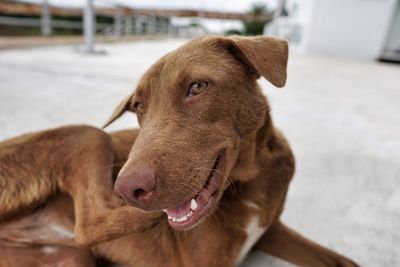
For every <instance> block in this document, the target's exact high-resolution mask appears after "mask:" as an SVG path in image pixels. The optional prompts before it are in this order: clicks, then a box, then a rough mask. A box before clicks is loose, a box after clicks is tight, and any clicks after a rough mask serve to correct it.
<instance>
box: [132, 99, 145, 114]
mask: <svg viewBox="0 0 400 267" xmlns="http://www.w3.org/2000/svg"><path fill="white" fill-rule="evenodd" d="M133 110H134V111H135V112H136V114H137V115H142V114H143V111H144V108H143V104H142V103H140V102H136V103H135V104H134V105H133Z"/></svg>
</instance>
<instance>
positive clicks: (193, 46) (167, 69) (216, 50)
mask: <svg viewBox="0 0 400 267" xmlns="http://www.w3.org/2000/svg"><path fill="white" fill-rule="evenodd" d="M217 44H218V40H217V38H216V37H202V38H198V39H194V40H192V41H190V42H188V43H186V44H184V45H182V46H181V47H179V48H177V49H175V50H173V51H171V52H169V53H168V54H166V55H164V56H163V57H161V58H160V59H159V60H157V61H156V62H155V63H154V64H153V65H152V66H151V67H150V68H149V69H148V70H147V71H146V72H145V73H144V74H143V76H142V77H141V79H140V81H139V84H138V86H137V88H136V94H137V95H142V94H145V92H144V91H147V90H148V88H152V87H154V86H157V85H161V84H162V83H164V82H171V81H176V80H177V79H179V77H184V74H187V73H190V70H193V69H194V68H196V69H197V70H199V69H201V66H208V67H210V66H212V65H216V66H217V65H219V66H220V65H221V63H222V61H223V58H224V56H225V55H224V54H223V53H222V50H221V49H220V47H219V46H218V45H217Z"/></svg>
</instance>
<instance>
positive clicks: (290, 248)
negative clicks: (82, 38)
mask: <svg viewBox="0 0 400 267" xmlns="http://www.w3.org/2000/svg"><path fill="white" fill-rule="evenodd" d="M255 248H256V249H260V250H262V251H264V252H266V253H268V254H271V255H274V256H276V257H278V258H281V259H284V260H287V261H289V262H291V263H294V264H296V265H300V266H346V267H355V266H358V265H357V264H356V263H354V262H353V261H352V260H350V259H347V258H346V257H344V256H342V255H339V254H338V253H336V252H334V251H331V250H329V249H327V248H324V247H322V246H320V245H318V244H316V243H314V242H312V241H311V240H308V239H306V238H304V237H303V236H301V235H300V234H298V233H296V232H295V231H293V230H292V229H290V228H288V227H286V226H285V225H284V224H282V223H280V222H278V223H275V224H274V225H272V226H271V227H270V229H268V231H267V232H266V233H265V234H264V235H263V236H262V237H261V239H260V240H259V241H258V243H257V244H256V245H255Z"/></svg>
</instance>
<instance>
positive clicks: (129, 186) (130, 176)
mask: <svg viewBox="0 0 400 267" xmlns="http://www.w3.org/2000/svg"><path fill="white" fill-rule="evenodd" d="M155 188H156V177H155V174H154V171H152V170H151V169H150V168H148V167H144V166H143V167H142V166H141V167H135V168H133V169H129V170H126V171H122V172H121V173H120V174H119V175H118V178H117V180H116V181H115V185H114V192H115V193H116V194H118V195H119V196H120V197H122V198H123V199H124V200H125V201H126V202H128V203H129V204H131V205H133V206H135V207H138V208H140V209H144V210H148V207H149V205H150V204H151V202H152V200H153V198H154V195H155V193H154V190H155Z"/></svg>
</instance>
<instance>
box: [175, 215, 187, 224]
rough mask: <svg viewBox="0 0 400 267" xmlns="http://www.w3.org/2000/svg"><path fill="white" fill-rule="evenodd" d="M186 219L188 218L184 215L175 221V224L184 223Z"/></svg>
mask: <svg viewBox="0 0 400 267" xmlns="http://www.w3.org/2000/svg"><path fill="white" fill-rule="evenodd" d="M187 219H188V217H187V216H186V215H184V216H182V217H180V218H178V219H177V220H176V221H177V222H184V221H186V220H187Z"/></svg>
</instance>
